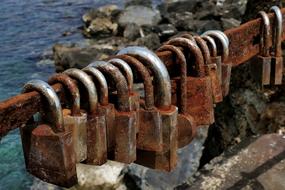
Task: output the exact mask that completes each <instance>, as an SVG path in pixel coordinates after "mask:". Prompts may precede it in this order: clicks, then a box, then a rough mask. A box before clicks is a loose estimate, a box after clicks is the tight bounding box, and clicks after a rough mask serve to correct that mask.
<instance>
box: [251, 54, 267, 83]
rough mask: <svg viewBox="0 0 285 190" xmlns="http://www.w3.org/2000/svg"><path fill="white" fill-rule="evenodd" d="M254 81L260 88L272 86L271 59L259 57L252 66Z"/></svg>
mask: <svg viewBox="0 0 285 190" xmlns="http://www.w3.org/2000/svg"><path fill="white" fill-rule="evenodd" d="M250 68H251V72H252V74H253V77H254V79H255V80H256V82H257V83H258V85H259V86H260V87H262V86H264V85H269V84H270V77H271V57H263V56H260V55H258V56H257V58H256V61H255V62H253V63H252V64H250Z"/></svg>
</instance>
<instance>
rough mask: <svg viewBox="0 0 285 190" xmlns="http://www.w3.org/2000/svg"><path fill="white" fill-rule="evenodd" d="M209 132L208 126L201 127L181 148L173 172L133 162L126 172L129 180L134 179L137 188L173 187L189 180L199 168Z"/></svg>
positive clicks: (165, 188) (164, 188) (165, 189)
mask: <svg viewBox="0 0 285 190" xmlns="http://www.w3.org/2000/svg"><path fill="white" fill-rule="evenodd" d="M207 133H208V127H206V126H202V127H200V128H199V130H198V135H197V137H196V138H195V139H194V140H193V141H192V142H191V144H189V145H187V146H186V147H184V148H182V149H179V151H178V157H179V161H178V164H177V167H176V168H175V169H174V171H172V172H160V171H157V170H152V169H148V168H145V167H143V166H140V165H136V164H131V165H130V166H128V167H127V168H126V170H125V171H124V172H125V173H126V174H127V176H128V178H129V180H132V181H133V183H134V184H135V185H136V188H139V189H163V190H167V189H173V188H174V187H176V186H178V185H180V184H182V183H183V182H185V181H187V180H188V178H190V177H191V176H193V175H194V173H195V172H196V171H197V170H198V167H199V164H200V158H201V155H202V151H203V149H204V147H203V144H204V141H205V139H206V137H207Z"/></svg>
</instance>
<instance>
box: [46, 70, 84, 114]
mask: <svg viewBox="0 0 285 190" xmlns="http://www.w3.org/2000/svg"><path fill="white" fill-rule="evenodd" d="M48 83H49V84H50V85H53V84H56V83H60V84H62V85H63V86H64V87H65V88H66V89H67V90H68V91H69V93H70V95H71V98H72V108H71V115H72V116H80V92H79V89H78V87H77V84H76V83H75V82H74V80H72V78H70V77H69V76H68V75H66V74H64V73H58V74H54V75H52V76H51V77H50V78H49V79H48Z"/></svg>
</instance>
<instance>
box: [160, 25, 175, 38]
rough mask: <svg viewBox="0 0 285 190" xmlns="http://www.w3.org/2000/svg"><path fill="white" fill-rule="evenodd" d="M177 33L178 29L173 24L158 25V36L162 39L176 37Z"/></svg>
mask: <svg viewBox="0 0 285 190" xmlns="http://www.w3.org/2000/svg"><path fill="white" fill-rule="evenodd" d="M176 33H177V29H176V28H175V27H174V26H173V25H172V24H161V25H158V35H159V37H160V38H168V37H170V36H174V35H175V34H176Z"/></svg>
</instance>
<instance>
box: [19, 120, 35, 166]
mask: <svg viewBox="0 0 285 190" xmlns="http://www.w3.org/2000/svg"><path fill="white" fill-rule="evenodd" d="M36 127H37V125H36V124H35V123H30V124H26V125H25V126H24V127H20V134H21V140H22V148H23V154H24V158H25V165H26V167H28V165H29V154H30V152H31V140H32V139H31V135H32V131H33V130H34V129H35V128H36Z"/></svg>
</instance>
